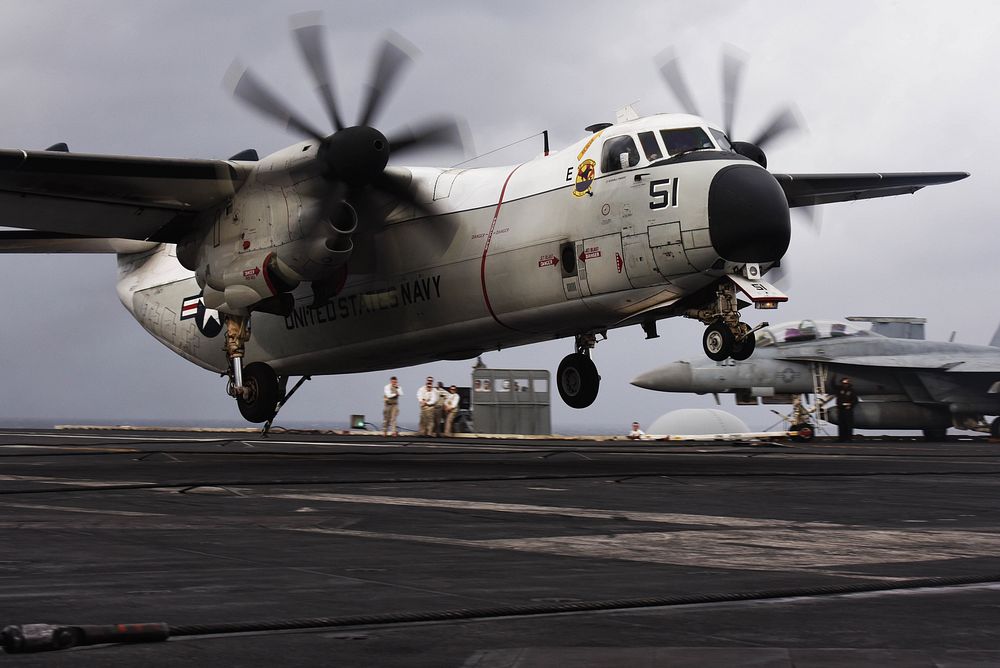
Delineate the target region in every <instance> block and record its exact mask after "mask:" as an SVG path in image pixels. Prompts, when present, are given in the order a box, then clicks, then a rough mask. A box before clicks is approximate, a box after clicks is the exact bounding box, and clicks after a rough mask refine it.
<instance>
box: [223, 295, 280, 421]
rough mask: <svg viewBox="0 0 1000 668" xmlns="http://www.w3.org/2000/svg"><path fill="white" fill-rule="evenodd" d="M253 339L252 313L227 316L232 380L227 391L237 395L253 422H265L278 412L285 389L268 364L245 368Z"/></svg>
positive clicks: (242, 410)
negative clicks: (282, 389) (282, 391)
mask: <svg viewBox="0 0 1000 668" xmlns="http://www.w3.org/2000/svg"><path fill="white" fill-rule="evenodd" d="M249 340H250V317H249V316H241V315H227V316H226V357H227V358H229V384H228V386H227V387H226V392H227V393H228V394H229V396H231V397H235V399H236V404H237V406H239V409H240V414H241V415H243V417H244V418H245V419H246V420H248V421H250V422H265V421H267V420H269V419H270V418H271V417H273V416H274V413H275V408H276V406H277V405H278V399H280V398H281V392H280V391H279V387H278V375H277V374H276V373H274V369H272V368H271V367H270V366H268V365H267V364H264V363H263V362H253V363H252V364H248V365H247V366H246V368H243V355H244V353H245V346H246V342H247V341H249Z"/></svg>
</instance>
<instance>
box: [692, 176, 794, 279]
mask: <svg viewBox="0 0 1000 668" xmlns="http://www.w3.org/2000/svg"><path fill="white" fill-rule="evenodd" d="M708 226H709V227H708V229H709V233H710V234H711V237H712V245H713V246H714V247H715V250H716V251H717V252H718V253H719V255H720V256H721V257H722V258H723V259H726V260H730V261H732V262H773V261H775V260H780V259H781V257H782V256H783V255H784V254H785V251H786V250H788V242H789V241H790V240H791V236H792V228H791V224H790V221H789V216H788V200H787V199H785V191H783V190H782V189H781V186H780V185H778V182H777V181H776V180H775V178H774V177H773V176H771V174H770V172H768V171H767V170H766V169H762V168H761V167H758V166H757V165H749V164H747V165H729V166H728V167H723V168H722V169H720V170H719V172H718V173H717V174H716V175H715V177H714V178H713V179H712V184H711V186H709V189H708Z"/></svg>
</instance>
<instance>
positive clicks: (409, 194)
mask: <svg viewBox="0 0 1000 668" xmlns="http://www.w3.org/2000/svg"><path fill="white" fill-rule="evenodd" d="M410 183H411V179H407V178H404V177H402V176H398V175H396V174H392V173H390V172H382V173H381V174H380V175H379V177H378V178H377V179H375V181H374V183H372V186H374V187H375V189H376V190H380V191H382V192H383V193H385V194H387V195H389V196H391V197H394V198H395V199H398V200H400V201H401V202H405V203H407V204H409V205H410V206H412V207H414V208H416V210H417V211H418V212H419V214H420V215H421V216H426V217H431V216H433V215H435V214H434V211H433V210H432V209H431V208H430V205H429V204H428V203H426V202H418V201H417V195H416V193H414V192H413V190H411V188H410Z"/></svg>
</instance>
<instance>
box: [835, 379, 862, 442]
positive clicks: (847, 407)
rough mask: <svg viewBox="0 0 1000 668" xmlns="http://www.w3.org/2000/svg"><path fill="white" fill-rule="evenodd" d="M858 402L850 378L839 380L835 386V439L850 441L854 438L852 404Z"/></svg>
mask: <svg viewBox="0 0 1000 668" xmlns="http://www.w3.org/2000/svg"><path fill="white" fill-rule="evenodd" d="M857 403H858V395H857V394H855V393H854V386H853V385H851V379H850V378H844V379H843V380H842V381H840V387H839V388H837V440H838V441H840V442H841V443H850V442H851V439H853V438H854V406H855V405H857Z"/></svg>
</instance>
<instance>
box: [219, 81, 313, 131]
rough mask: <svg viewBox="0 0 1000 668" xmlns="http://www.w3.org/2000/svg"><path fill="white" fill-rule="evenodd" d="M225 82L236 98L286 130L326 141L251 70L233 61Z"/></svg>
mask: <svg viewBox="0 0 1000 668" xmlns="http://www.w3.org/2000/svg"><path fill="white" fill-rule="evenodd" d="M223 81H224V85H225V86H226V88H228V89H229V91H230V92H231V93H232V94H233V96H234V97H236V98H237V99H238V100H241V101H242V102H244V103H245V104H246V105H248V106H249V107H251V108H252V109H254V110H256V111H257V112H258V113H260V114H262V115H264V116H267V117H268V118H271V119H273V120H275V121H278V122H279V123H281V124H282V125H283V126H284V127H285V128H286V129H287V128H291V129H293V130H296V131H298V132H299V134H302V135H305V136H307V137H312V138H314V139H317V140H319V141H322V140H323V139H324V135H323V134H322V133H321V132H320V131H319V130H317V129H316V128H315V127H313V126H312V125H310V124H309V123H308V122H306V121H305V120H303V119H302V118H300V117H299V116H298V115H296V113H295V112H294V111H292V110H291V109H290V108H289V107H288V105H286V104H285V103H284V102H282V100H281V98H279V97H278V96H277V95H275V94H274V93H272V92H271V91H270V90H268V88H267V87H266V86H265V85H264V84H263V83H262V82H261V81H260V80H259V79H258V78H257V77H256V76H254V75H253V73H251V72H250V70H249V69H247V68H246V67H244V66H243V65H242V64H240V63H239V62H238V61H233V64H232V65H230V67H229V71H228V72H226V76H225V79H224V80H223Z"/></svg>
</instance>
